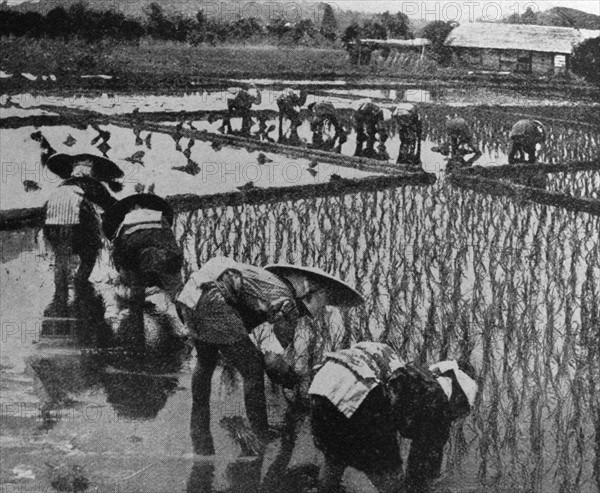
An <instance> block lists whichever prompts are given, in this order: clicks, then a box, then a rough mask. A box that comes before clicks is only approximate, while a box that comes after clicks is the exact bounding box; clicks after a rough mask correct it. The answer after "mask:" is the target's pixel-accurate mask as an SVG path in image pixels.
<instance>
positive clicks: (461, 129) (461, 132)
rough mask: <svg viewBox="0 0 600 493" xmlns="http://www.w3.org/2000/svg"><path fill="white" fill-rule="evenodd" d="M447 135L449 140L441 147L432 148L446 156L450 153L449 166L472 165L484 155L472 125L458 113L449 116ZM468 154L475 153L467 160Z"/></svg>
mask: <svg viewBox="0 0 600 493" xmlns="http://www.w3.org/2000/svg"><path fill="white" fill-rule="evenodd" d="M446 136H447V139H448V140H447V141H446V142H445V143H444V144H442V145H441V146H440V147H434V148H433V149H432V150H433V151H435V152H440V153H441V154H443V155H444V156H448V155H450V159H449V161H448V166H449V167H454V166H458V167H465V166H472V165H473V163H474V162H475V161H477V160H478V159H479V158H480V157H481V156H482V153H481V151H480V150H479V147H478V146H477V144H476V143H475V138H474V136H473V132H472V131H471V127H469V124H468V123H467V122H466V120H465V119H464V118H460V117H459V116H458V115H456V114H455V115H454V116H453V117H452V118H448V120H447V122H446ZM468 154H473V156H471V157H470V158H469V159H468V160H465V156H466V155H468Z"/></svg>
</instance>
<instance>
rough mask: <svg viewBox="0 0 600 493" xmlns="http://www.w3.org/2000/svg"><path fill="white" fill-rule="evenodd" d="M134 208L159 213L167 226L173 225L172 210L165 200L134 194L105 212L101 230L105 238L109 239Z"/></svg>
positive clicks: (148, 195)
mask: <svg viewBox="0 0 600 493" xmlns="http://www.w3.org/2000/svg"><path fill="white" fill-rule="evenodd" d="M136 208H140V209H150V210H153V211H160V212H162V213H163V218H164V219H165V220H166V221H167V223H168V224H169V226H172V225H173V217H174V213H173V208H172V207H171V206H170V205H169V203H168V202H167V201H166V200H165V199H163V198H162V197H159V196H158V195H154V194H153V193H136V194H133V195H129V196H127V197H125V198H124V199H121V200H119V201H118V202H116V203H115V204H114V205H113V206H112V207H111V208H109V209H108V210H107V211H106V212H105V214H104V221H103V223H102V229H103V230H104V234H105V235H106V237H107V238H109V239H111V238H112V237H113V236H114V235H115V233H116V232H117V230H118V229H119V226H120V225H121V223H122V222H123V220H124V219H125V216H126V215H127V214H128V213H129V212H131V211H132V210H134V209H136Z"/></svg>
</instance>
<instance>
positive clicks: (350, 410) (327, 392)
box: [309, 342, 477, 493]
mask: <svg viewBox="0 0 600 493" xmlns="http://www.w3.org/2000/svg"><path fill="white" fill-rule="evenodd" d="M325 358H326V359H325V363H324V364H323V365H322V367H321V368H320V369H319V370H318V372H317V374H316V375H315V377H314V379H313V381H312V384H311V386H310V389H309V394H310V397H311V421H312V431H313V438H314V441H315V445H316V446H317V448H319V449H320V450H321V451H322V452H323V453H324V454H325V462H324V464H323V466H322V468H321V473H320V477H319V492H321V493H324V492H332V491H340V490H339V488H340V481H341V479H342V475H343V473H344V470H345V469H346V467H353V468H355V469H358V470H359V471H363V472H364V473H366V474H367V476H368V477H369V479H370V480H371V481H372V482H373V485H374V486H375V487H376V488H377V489H378V490H379V491H381V492H392V491H394V492H396V491H410V492H421V491H423V492H424V491H427V488H428V486H429V485H430V483H431V482H432V481H433V480H435V479H436V478H437V477H438V476H439V474H440V469H441V465H442V459H443V453H444V446H445V445H446V442H447V441H448V438H449V436H450V430H451V427H452V423H453V421H455V420H457V419H459V418H461V417H463V416H465V415H466V414H467V413H468V412H469V411H470V409H471V407H472V406H473V404H474V402H475V396H476V393H477V384H476V383H475V381H474V380H473V378H472V377H471V376H469V375H467V373H465V371H464V370H466V368H463V369H461V368H459V365H458V364H457V362H456V361H444V362H441V363H437V364H435V365H432V366H431V367H429V369H421V368H418V367H416V366H414V365H410V364H405V363H404V362H403V361H401V360H400V358H399V357H398V355H397V354H396V352H395V351H394V350H393V349H392V348H391V347H390V346H388V345H386V344H381V343H376V342H361V343H358V344H355V345H354V346H352V347H351V348H350V349H345V350H341V351H337V352H334V353H326V355H325ZM397 433H399V434H400V436H402V437H403V438H408V439H410V440H412V442H411V446H410V452H409V456H408V467H407V471H406V476H405V477H404V480H403V481H402V478H401V476H402V459H401V456H400V447H399V444H398V440H397V436H396V434H397Z"/></svg>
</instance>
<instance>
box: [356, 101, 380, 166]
mask: <svg viewBox="0 0 600 493" xmlns="http://www.w3.org/2000/svg"><path fill="white" fill-rule="evenodd" d="M354 122H355V129H356V150H355V151H354V155H355V156H363V157H376V153H375V149H374V146H375V142H376V141H377V135H379V142H380V144H381V145H382V146H384V145H385V142H386V141H387V138H388V133H387V130H386V128H385V117H384V112H383V110H382V109H381V108H380V107H379V106H378V105H376V104H375V103H373V102H372V101H371V100H370V99H367V100H364V101H363V102H359V103H358V109H357V110H356V112H355V114H354ZM365 142H366V144H367V145H366V147H365V148H364V149H363V145H364V144H365Z"/></svg>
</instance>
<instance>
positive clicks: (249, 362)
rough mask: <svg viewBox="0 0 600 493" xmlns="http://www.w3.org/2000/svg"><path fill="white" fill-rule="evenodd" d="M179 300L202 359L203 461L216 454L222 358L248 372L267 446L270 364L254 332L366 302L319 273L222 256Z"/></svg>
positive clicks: (197, 413)
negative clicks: (213, 401)
mask: <svg viewBox="0 0 600 493" xmlns="http://www.w3.org/2000/svg"><path fill="white" fill-rule="evenodd" d="M177 301H178V306H179V309H180V312H181V314H182V317H183V320H184V322H185V324H186V325H187V327H188V329H189V331H190V332H191V336H192V337H193V338H194V343H195V346H196V353H197V358H198V359H197V362H196V368H195V370H194V375H193V377H192V399H193V403H192V417H191V437H192V442H193V446H194V450H195V452H196V453H197V454H202V455H212V454H214V444H213V439H212V436H211V433H210V394H211V380H212V375H213V372H214V371H215V368H216V366H217V362H218V358H219V354H221V355H223V356H224V357H225V358H226V359H227V360H228V361H229V362H230V363H231V364H233V365H234V366H235V368H236V369H237V370H238V371H239V372H240V374H241V376H242V379H243V381H244V402H245V405H246V414H247V416H248V421H249V422H250V426H251V427H252V431H253V432H254V433H255V434H256V435H257V438H258V439H259V440H260V441H261V442H262V443H263V444H265V443H266V442H267V441H268V439H269V423H268V420H267V406H266V399H265V385H264V359H263V355H262V353H261V352H260V350H259V349H258V348H257V347H256V346H255V345H254V343H253V342H252V340H251V339H250V336H249V333H250V332H252V330H253V329H254V328H256V327H258V326H259V325H261V324H263V323H265V322H270V323H283V324H286V325H288V327H290V328H291V331H293V330H294V329H295V326H296V324H297V323H298V321H299V320H300V319H301V318H302V317H314V316H316V315H318V314H319V313H320V312H321V311H322V310H323V309H324V307H325V306H326V305H328V304H330V305H340V306H354V305H357V304H360V303H361V302H362V298H361V297H360V295H359V294H358V293H356V291H354V290H353V289H352V288H351V287H349V286H347V285H346V284H344V283H343V282H341V281H339V280H337V279H335V278H333V277H331V276H329V275H327V274H326V273H324V272H322V271H320V270H318V269H310V268H306V267H295V266H289V265H270V266H266V267H265V268H259V267H254V266H252V265H247V264H241V263H237V262H235V261H233V260H231V259H228V258H223V257H217V258H214V259H212V260H210V261H208V262H207V263H206V264H205V265H204V266H203V267H202V268H201V269H200V270H198V271H197V272H194V273H193V274H192V275H191V276H190V278H189V280H188V282H187V283H186V284H185V286H184V288H183V290H182V291H181V293H180V295H179V297H178V299H177ZM282 345H284V344H282Z"/></svg>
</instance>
